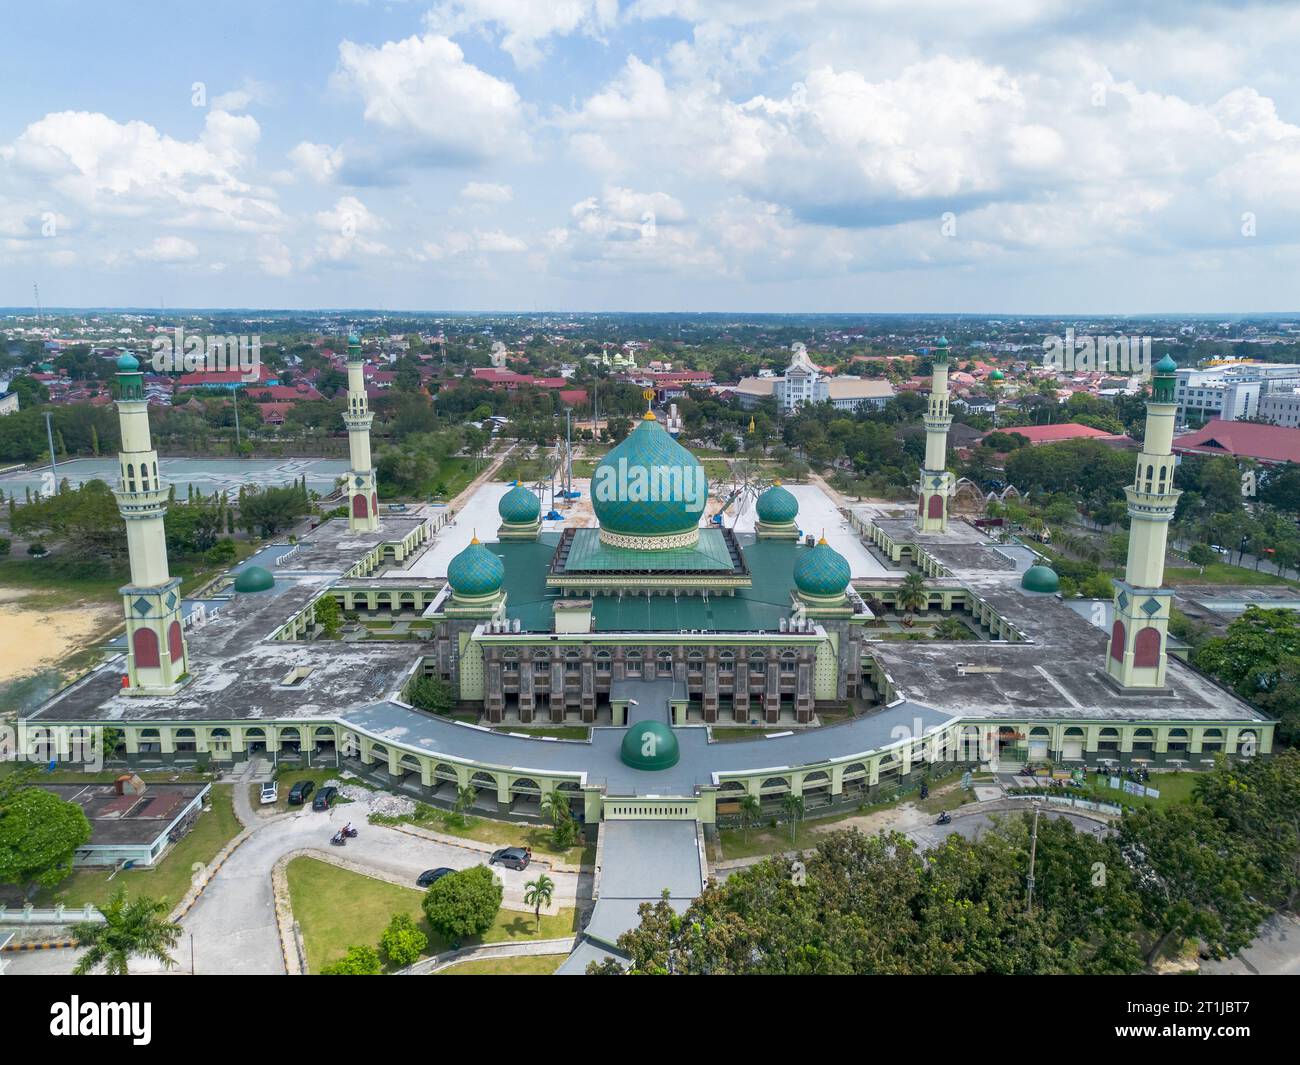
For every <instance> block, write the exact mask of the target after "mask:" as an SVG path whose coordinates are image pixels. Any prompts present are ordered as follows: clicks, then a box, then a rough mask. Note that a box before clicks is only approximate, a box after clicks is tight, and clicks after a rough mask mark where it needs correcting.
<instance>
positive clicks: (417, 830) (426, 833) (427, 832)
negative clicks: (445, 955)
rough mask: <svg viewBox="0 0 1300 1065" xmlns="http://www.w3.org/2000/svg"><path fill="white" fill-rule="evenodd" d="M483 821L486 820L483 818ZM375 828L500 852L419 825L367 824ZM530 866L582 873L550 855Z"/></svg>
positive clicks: (480, 851)
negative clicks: (542, 866)
mask: <svg viewBox="0 0 1300 1065" xmlns="http://www.w3.org/2000/svg"><path fill="white" fill-rule="evenodd" d="M484 820H488V819H487V818H485V819H484ZM369 823H370V824H373V825H374V826H375V827H376V828H392V829H395V830H397V831H398V832H405V833H406V834H407V835H408V836H415V837H417V838H419V839H425V840H428V841H429V842H431V843H442V844H445V845H446V846H448V847H459V848H461V849H462V850H467V851H474V852H475V853H477V854H486V855H488V856H489V857H490V856H491V854H492V852H493V851H496V850H500V848H499V847H496V846H494V845H493V844H491V843H480V842H479V841H478V840H476V839H463V838H462V837H460V836H445V835H443V834H442V833H441V832H434V831H433V830H432V829H429V828H422V827H421V826H420V825H412V824H409V823H408V822H405V821H398V822H394V823H393V824H384V823H382V822H374V821H371V822H369ZM513 823H514V822H510V821H501V822H498V824H513ZM526 827H528V828H535V827H536V826H535V825H531V824H530V825H527V826H526ZM530 864H531V865H544V866H546V868H547V869H550V870H551V871H552V872H555V873H573V874H574V875H580V874H581V873H582V872H583V867H582V866H581V865H571V864H570V863H569V862H565V861H561V860H560V859H559V858H555V857H552V856H550V855H541V856H539V855H536V854H534V855H533V860H532V862H531V863H530Z"/></svg>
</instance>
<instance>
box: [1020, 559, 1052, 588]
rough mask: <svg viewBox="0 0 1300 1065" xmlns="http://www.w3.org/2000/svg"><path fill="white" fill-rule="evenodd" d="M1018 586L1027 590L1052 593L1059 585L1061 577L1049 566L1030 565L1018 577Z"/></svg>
mask: <svg viewBox="0 0 1300 1065" xmlns="http://www.w3.org/2000/svg"><path fill="white" fill-rule="evenodd" d="M1020 587H1021V588H1023V589H1024V590H1025V591H1027V592H1041V593H1044V594H1047V595H1054V594H1055V593H1056V592H1057V591H1059V590H1060V587H1061V578H1060V577H1058V576H1057V575H1056V571H1055V570H1054V569H1052V568H1050V567H1049V566H1043V565H1038V566H1030V567H1029V568H1028V569H1027V570H1025V573H1024V576H1022V577H1021V578H1020Z"/></svg>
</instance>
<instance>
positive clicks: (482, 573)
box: [447, 538, 505, 597]
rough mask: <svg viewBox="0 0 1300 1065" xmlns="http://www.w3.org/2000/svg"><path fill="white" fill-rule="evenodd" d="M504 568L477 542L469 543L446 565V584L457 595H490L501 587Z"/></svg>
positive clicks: (498, 560)
mask: <svg viewBox="0 0 1300 1065" xmlns="http://www.w3.org/2000/svg"><path fill="white" fill-rule="evenodd" d="M504 577H505V567H504V566H503V565H502V564H501V559H500V558H498V557H497V556H496V555H494V554H493V553H492V552H491V551H489V550H488V549H487V548H486V547H484V546H483V545H482V544H481V543H479V542H478V540H477V538H476V539H474V540H471V541H470V544H469V546H468V547H467V548H465V550H464V551H462V552H461V553H460V554H458V555H457V556H456V557H455V558H453V559H452V560H451V562H449V563H448V564H447V582H448V583H449V584H450V585H451V590H452V591H453V592H456V593H457V594H459V595H464V596H470V597H476V596H483V595H491V594H492V593H493V592H495V591H497V589H499V588H500V587H501V582H502V580H503V578H504Z"/></svg>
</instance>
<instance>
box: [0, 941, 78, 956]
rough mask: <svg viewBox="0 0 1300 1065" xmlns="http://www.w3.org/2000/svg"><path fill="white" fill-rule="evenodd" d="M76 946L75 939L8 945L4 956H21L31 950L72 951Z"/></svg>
mask: <svg viewBox="0 0 1300 1065" xmlns="http://www.w3.org/2000/svg"><path fill="white" fill-rule="evenodd" d="M76 946H77V941H76V940H75V939H56V940H49V941H47V942H44V943H10V944H9V945H8V946H7V947H5V948H4V953H5V954H21V953H23V952H24V951H32V950H72V949H74V948H75V947H76Z"/></svg>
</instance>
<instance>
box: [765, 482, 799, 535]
mask: <svg viewBox="0 0 1300 1065" xmlns="http://www.w3.org/2000/svg"><path fill="white" fill-rule="evenodd" d="M754 510H755V511H756V512H757V514H758V520H759V521H761V522H763V523H764V524H766V525H789V524H790V523H791V522H793V521H794V520H795V518H797V517H798V516H799V500H797V499H796V498H795V497H794V493H793V492H791V491H790V489H788V488H786V487H784V486H783V485H782V484H781V482H780V481H776V482H775V483H774V484H773V485H772V487H771V488H769V489H768V490H767V491H766V492H764V493H763V494H762V495H760V496H759V497H758V502H757V503H756V504H755V505H754Z"/></svg>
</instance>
